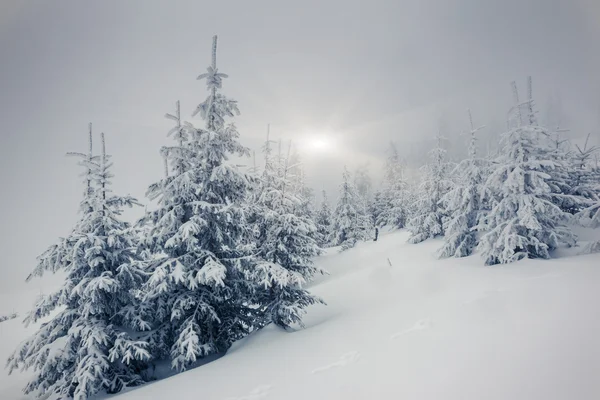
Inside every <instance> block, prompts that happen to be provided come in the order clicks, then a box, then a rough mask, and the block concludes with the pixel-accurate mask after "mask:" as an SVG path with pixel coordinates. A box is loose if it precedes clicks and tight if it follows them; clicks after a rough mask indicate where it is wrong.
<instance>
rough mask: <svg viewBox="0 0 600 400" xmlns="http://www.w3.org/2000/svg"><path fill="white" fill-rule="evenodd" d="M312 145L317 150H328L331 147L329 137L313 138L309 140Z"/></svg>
mask: <svg viewBox="0 0 600 400" xmlns="http://www.w3.org/2000/svg"><path fill="white" fill-rule="evenodd" d="M309 144H310V147H312V148H313V149H315V150H321V151H323V150H327V149H329V148H330V147H331V143H330V141H329V140H328V138H327V137H316V138H312V139H311V140H310V142H309Z"/></svg>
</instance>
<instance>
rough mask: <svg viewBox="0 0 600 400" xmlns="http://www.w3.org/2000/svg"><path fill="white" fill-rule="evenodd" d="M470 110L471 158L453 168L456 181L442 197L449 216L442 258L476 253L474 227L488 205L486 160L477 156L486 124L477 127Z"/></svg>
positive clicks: (441, 249) (439, 252)
mask: <svg viewBox="0 0 600 400" xmlns="http://www.w3.org/2000/svg"><path fill="white" fill-rule="evenodd" d="M468 114H469V122H470V127H471V130H470V133H469V134H470V137H469V158H468V159H466V160H463V161H461V162H460V163H459V164H458V165H457V166H456V168H455V169H454V171H453V174H454V175H455V176H456V179H455V185H454V187H453V188H452V189H451V190H450V191H449V192H448V193H446V194H445V195H444V196H443V197H442V199H441V202H442V204H443V206H444V209H445V210H446V213H447V215H448V218H447V219H446V220H445V222H444V232H445V236H444V245H443V246H442V247H441V248H440V249H439V251H438V256H439V257H440V258H447V257H466V256H469V255H471V254H472V253H473V250H474V249H475V247H476V245H477V232H476V229H475V228H476V227H477V225H478V223H479V219H480V217H481V215H482V213H483V212H484V208H485V207H484V205H483V202H482V200H483V199H484V198H486V196H485V193H484V191H483V183H484V181H485V179H486V176H485V171H486V170H485V167H486V164H487V163H486V160H483V159H480V158H477V137H476V133H477V132H478V131H479V130H481V129H483V126H481V127H478V128H475V126H474V125H473V117H472V116H471V110H468Z"/></svg>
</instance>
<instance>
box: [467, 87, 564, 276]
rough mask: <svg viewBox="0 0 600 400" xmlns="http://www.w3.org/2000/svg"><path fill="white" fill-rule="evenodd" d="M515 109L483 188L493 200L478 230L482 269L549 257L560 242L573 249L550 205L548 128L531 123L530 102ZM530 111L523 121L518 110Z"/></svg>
mask: <svg viewBox="0 0 600 400" xmlns="http://www.w3.org/2000/svg"><path fill="white" fill-rule="evenodd" d="M513 94H514V98H515V103H516V106H515V107H513V110H514V112H515V113H516V115H514V121H515V122H514V125H513V127H512V128H511V129H509V131H508V132H506V133H504V134H503V135H502V151H501V152H500V154H499V156H498V157H497V159H496V160H495V167H494V169H493V171H492V173H491V175H490V176H489V177H488V179H487V182H486V188H487V190H489V191H490V192H491V193H492V194H493V196H494V198H495V202H494V204H493V206H492V208H491V210H490V212H489V213H488V214H487V215H486V217H485V218H484V219H483V220H482V221H481V223H480V224H479V226H478V230H480V231H484V232H486V233H485V234H483V236H482V237H481V239H480V242H479V245H478V248H479V249H480V250H481V251H482V255H483V257H484V258H485V262H486V264H487V265H493V264H505V263H509V262H514V261H518V260H521V259H523V258H550V251H551V250H552V249H555V248H556V247H558V246H559V244H560V243H564V244H567V245H573V244H574V243H575V236H574V235H573V234H572V233H571V231H570V229H569V228H567V227H566V226H565V222H566V221H567V214H566V213H565V212H563V211H562V210H561V209H560V207H559V206H557V205H556V204H554V203H553V202H552V188H551V186H550V185H549V183H548V182H549V181H550V179H551V178H552V177H551V176H550V175H549V174H548V173H547V171H549V170H552V169H553V167H554V166H555V165H556V162H555V160H554V159H553V157H552V155H551V154H550V151H549V150H548V145H547V143H546V141H547V140H548V137H549V134H548V131H547V129H545V128H543V127H541V126H538V125H536V124H535V120H534V118H533V104H532V103H531V99H530V101H529V102H527V103H523V104H521V103H519V101H518V94H517V91H516V84H514V82H513ZM523 109H527V110H529V111H528V112H529V113H530V115H529V116H527V117H526V118H525V117H524V116H523V115H522V114H523V113H522V112H521V111H522V110H523Z"/></svg>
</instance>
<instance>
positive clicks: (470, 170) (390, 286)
mask: <svg viewBox="0 0 600 400" xmlns="http://www.w3.org/2000/svg"><path fill="white" fill-rule="evenodd" d="M197 51H200V53H201V57H202V59H204V60H205V62H206V66H203V65H196V66H195V68H196V69H197V70H198V71H200V72H201V73H200V74H199V75H198V76H197V77H196V80H194V76H189V77H187V78H188V80H189V91H190V92H191V93H194V94H195V95H196V96H197V98H196V100H195V101H196V102H195V103H194V104H187V103H186V102H184V101H180V100H178V99H177V98H173V99H172V100H170V103H171V104H172V105H173V106H172V108H171V109H167V110H149V111H150V112H152V113H155V114H158V115H161V114H164V118H165V119H166V120H168V121H169V123H170V124H171V126H172V128H171V129H170V130H168V131H167V132H164V137H163V138H162V141H163V143H164V145H163V146H162V147H160V148H155V149H154V150H153V151H154V153H155V154H156V157H155V158H154V162H155V163H156V164H160V169H161V170H162V174H161V175H157V176H155V177H154V180H153V181H151V182H144V184H145V185H146V187H147V191H146V195H145V197H144V198H134V197H132V196H131V195H129V194H128V191H127V190H125V191H124V192H122V190H121V188H117V187H116V186H115V185H114V184H113V182H114V180H115V179H116V178H117V177H118V176H119V174H121V173H123V171H124V168H123V167H122V166H121V165H119V162H115V163H114V165H113V158H112V157H111V152H112V151H113V150H114V149H115V148H114V147H112V146H111V143H112V141H111V139H112V138H113V137H115V136H116V135H118V134H120V133H117V132H110V131H106V132H103V129H104V127H103V126H102V125H103V124H102V122H94V121H92V122H91V123H89V125H88V126H87V127H86V126H81V127H80V128H81V129H80V134H79V136H80V138H81V140H80V143H82V144H85V145H86V146H85V147H83V148H81V149H79V150H80V151H79V152H67V153H66V155H67V156H68V157H69V159H70V160H72V161H73V162H72V164H73V166H74V167H77V168H78V169H79V171H78V172H79V173H80V179H78V180H77V181H76V182H73V185H77V188H78V190H79V192H80V193H81V196H80V197H79V199H78V201H79V209H78V210H77V214H76V215H77V216H76V219H73V220H72V221H70V222H69V223H70V225H71V228H70V230H69V232H68V234H66V235H65V236H64V237H57V238H56V239H55V240H54V242H51V243H47V244H46V246H47V249H46V250H45V251H44V252H43V253H41V254H39V255H38V257H37V261H36V264H35V265H31V266H28V267H29V269H28V270H29V275H28V276H27V282H35V281H37V280H44V279H48V277H49V276H53V277H55V278H58V279H59V284H57V285H56V287H55V288H54V289H53V290H52V291H48V292H44V293H41V292H40V293H38V294H37V296H35V297H36V300H35V302H34V303H33V305H31V304H30V303H27V304H25V305H27V306H30V307H29V309H28V310H26V309H23V311H21V309H20V308H18V310H19V312H18V313H17V312H16V311H15V310H16V309H17V307H16V306H15V305H12V306H11V307H12V310H13V311H11V312H10V313H8V312H7V313H6V315H0V335H7V336H6V337H4V336H0V339H1V340H0V341H2V342H5V343H4V345H3V346H4V347H7V350H6V352H2V353H0V354H1V355H5V361H6V374H7V377H6V378H5V379H4V378H3V379H4V380H2V381H0V386H6V387H7V388H8V387H9V385H10V388H11V389H10V390H11V391H8V389H7V391H6V392H5V393H6V394H5V395H2V393H3V392H2V391H0V397H2V398H7V399H9V398H17V397H11V396H16V395H14V394H13V393H15V389H13V388H14V387H16V385H17V384H18V389H19V390H20V393H19V396H25V397H18V398H22V399H48V400H52V399H56V400H58V399H64V400H66V399H77V400H84V399H100V398H102V399H104V398H113V397H118V398H121V397H122V398H123V399H124V400H131V399H135V398H140V399H142V398H156V399H159V398H167V397H168V396H171V397H173V398H181V399H184V398H185V399H187V398H190V399H192V398H194V399H197V398H202V399H213V398H215V399H230V400H244V399H247V400H250V399H262V398H266V399H268V398H289V399H304V398H323V399H338V398H339V399H342V398H344V399H351V398H356V399H359V398H386V397H387V398H401V397H402V396H403V395H404V396H406V397H405V398H432V399H433V398H444V397H443V396H442V397H440V396H441V395H440V393H447V395H448V397H446V398H457V399H458V398H486V396H485V393H487V392H488V391H490V390H492V386H493V382H494V381H495V379H494V378H493V376H500V374H503V373H506V376H505V378H506V379H505V382H504V384H500V383H498V385H500V386H501V388H500V389H498V390H499V391H498V392H497V394H496V395H490V397H489V398H494V399H495V398H498V399H501V398H514V399H519V398H523V399H538V398H539V399H542V398H544V399H550V398H552V399H554V398H556V399H559V398H561V399H563V398H564V399H566V398H594V397H595V396H597V395H600V386H598V384H597V383H593V381H594V379H593V378H591V380H587V378H586V376H588V375H589V374H590V373H591V371H592V369H593V368H594V367H593V366H594V365H596V367H597V357H598V356H599V355H600V353H599V350H600V347H598V344H597V336H596V335H597V333H600V324H599V323H598V320H600V319H599V318H598V317H599V315H598V312H597V311H596V310H595V308H596V307H595V305H594V304H597V301H598V297H597V290H596V289H594V284H597V280H598V279H600V276H599V274H600V272H597V269H598V268H599V267H600V261H599V260H600V142H599V137H600V136H598V132H600V130H599V129H600V126H598V127H596V130H595V131H593V132H573V131H572V130H571V129H570V126H568V125H567V124H566V123H564V120H565V118H562V117H561V115H562V114H561V113H562V110H561V109H560V106H559V105H557V102H556V101H554V102H553V103H552V102H548V101H547V99H546V98H538V97H536V93H537V92H536V90H537V89H536V76H535V75H532V76H528V75H524V76H515V77H514V78H513V79H514V81H507V82H506V85H505V91H506V93H507V95H506V96H502V98H511V99H512V102H509V103H506V104H504V108H501V109H497V110H495V115H496V117H495V119H494V120H487V118H488V116H485V117H481V116H479V115H478V114H477V113H476V112H474V110H473V109H472V108H470V107H473V105H472V104H461V105H459V106H457V107H459V108H461V109H463V110H464V111H463V112H461V113H459V114H458V115H454V116H453V117H452V118H454V120H456V121H461V122H460V123H459V124H460V126H462V128H461V129H460V131H458V132H457V131H455V130H454V129H453V128H449V127H448V126H447V125H445V124H444V123H442V122H440V123H438V124H437V125H438V127H437V128H436V129H433V130H431V131H426V132H419V133H418V135H421V136H423V137H426V138H427V139H426V142H424V143H428V146H427V148H422V149H420V150H422V151H420V152H419V151H416V150H415V148H414V147H412V148H410V147H408V146H406V145H405V144H404V142H402V141H401V140H392V141H382V142H381V143H379V148H380V165H374V164H372V163H369V162H364V163H357V162H355V161H354V160H352V159H348V160H346V161H347V162H339V163H338V164H339V165H337V167H336V169H335V171H333V173H334V174H335V175H336V176H337V182H338V184H337V186H331V187H329V186H328V187H320V186H317V185H313V184H311V182H314V181H313V180H312V179H313V178H314V177H311V173H310V172H309V169H307V168H306V164H307V163H306V162H305V160H306V159H307V157H310V154H309V153H307V152H310V151H311V150H310V149H308V150H307V149H306V148H303V147H302V146H300V145H299V144H298V143H297V142H296V141H295V140H294V139H291V140H290V139H289V138H287V137H284V136H282V135H281V132H279V131H278V130H277V129H273V127H272V126H271V125H270V121H268V120H265V121H264V124H263V125H264V130H263V131H262V132H260V135H262V137H263V139H262V145H260V146H256V147H246V145H244V143H245V140H244V136H245V135H246V134H247V133H246V132H245V131H244V130H243V129H240V131H238V128H237V126H236V120H237V119H238V118H239V117H240V116H241V115H243V114H244V112H245V111H244V107H245V104H243V103H239V104H238V101H237V100H235V99H234V98H232V97H230V93H236V91H235V87H234V85H235V84H237V83H238V82H240V80H239V79H236V80H235V81H234V79H233V78H234V77H233V76H232V77H231V79H230V77H229V75H228V74H227V71H228V67H229V65H228V63H227V62H224V61H222V57H221V55H223V54H227V53H228V52H230V50H228V43H227V42H226V41H223V40H221V39H220V37H218V36H214V37H212V41H211V40H210V37H203V38H198V40H197V41H196V43H195V45H194V48H193V52H197ZM189 59H190V60H194V59H196V58H189ZM224 59H225V60H229V61H230V60H235V54H227V56H226V58H224ZM186 62H187V61H186ZM165 73H166V74H168V73H170V72H168V71H166V72H165ZM509 96H510V97H509ZM183 97H184V98H185V96H183ZM192 110H193V111H192ZM472 110H473V111H472ZM498 121H500V123H498ZM434 125H435V124H434ZM86 128H87V129H86ZM255 133H256V132H255ZM415 134H417V133H415ZM324 140H326V139H323V141H324ZM373 140H377V137H374V138H373ZM312 144H313V147H315V148H316V147H320V146H329V145H330V144H328V143H325V142H322V141H314V143H312ZM68 150H70V149H65V152H66V151H68ZM118 150H119V151H126V152H135V151H136V145H135V144H132V145H131V148H127V149H123V148H119V149H118ZM417 153H418V154H417ZM137 168H144V166H137ZM378 168H379V169H380V170H381V174H378V173H377V172H374V171H376V170H377V169H378ZM328 172H329V173H332V171H328ZM74 176H75V174H72V175H69V177H64V176H62V177H59V176H54V177H51V176H48V177H47V179H48V180H49V186H48V187H47V188H45V189H44V190H52V180H61V179H72V178H73V177H74ZM47 207H48V210H49V211H48V212H50V213H51V212H52V211H51V210H52V209H53V207H54V205H53V204H48V206H47ZM132 210H136V213H137V214H136V215H141V217H136V218H133V219H132V218H130V217H129V216H130V213H131V211H132ZM75 211H76V210H73V215H75ZM24 222H26V223H29V222H30V221H24ZM32 229H35V228H32ZM14 268H17V266H15V267H14ZM18 268H26V266H21V265H20V266H18ZM544 299H546V300H544ZM572 310H580V312H578V311H573V312H571V311H572ZM404 318H406V319H404ZM415 321H416V322H415ZM584 321H585V322H584ZM578 324H579V325H578ZM588 324H589V325H588ZM21 325H23V326H21ZM569 326H570V327H571V328H568V327H569ZM536 327H537V328H536ZM19 329H20V330H19ZM23 329H25V330H23ZM9 330H13V331H14V332H16V333H14V335H15V338H14V340H13V339H12V338H11V339H10V340H9V339H7V338H8V337H9V336H8V333H7V332H9ZM570 330H575V331H577V332H576V333H572V332H571V333H563V332H567V331H570ZM503 332H506V335H505V334H504V333H503ZM549 332H550V333H549ZM382 335H384V336H382ZM419 335H420V336H419ZM17 339H18V340H17ZM8 343H10V349H8ZM550 348H552V349H556V348H559V350H556V352H555V353H553V352H552V351H551V350H549V349H550ZM495 351H497V352H498V353H506V355H502V354H497V353H495ZM515 354H519V355H515ZM584 354H587V355H584ZM519 357H521V358H519ZM544 357H546V358H544ZM515 359H516V360H517V361H514V364H513V361H512V360H515ZM407 360H411V361H410V362H409V361H407ZM594 360H595V361H594ZM315 363H316V364H315ZM561 363H563V364H561ZM264 365H267V366H264ZM432 365H439V367H434V369H433V370H432V372H431V375H430V376H429V378H426V377H425V375H427V374H426V372H425V371H429V369H430V368H432ZM517 365H521V366H518V367H517ZM561 365H562V366H561ZM574 366H579V367H578V368H580V369H577V370H576V371H575V370H574V368H576V367H574ZM538 367H539V368H540V370H539V371H538V375H535V373H533V374H534V375H535V376H534V377H533V378H532V382H533V383H530V384H529V386H528V385H527V384H526V383H524V381H523V380H522V379H524V378H521V377H519V376H518V375H519V374H526V373H527V371H528V370H533V369H537V368H538ZM486 368H490V371H491V372H490V375H489V376H488V375H486V373H485V372H481V370H483V369H486ZM514 368H516V370H514ZM525 368H527V369H525ZM442 369H445V370H446V371H447V370H448V369H450V371H451V372H442ZM475 371H478V372H477V373H479V374H482V375H481V378H480V379H479V382H478V383H476V384H474V386H473V387H472V388H471V389H467V387H468V386H469V385H470V383H467V382H468V381H469V380H470V379H473V380H477V379H478V378H475V377H473V378H469V376H471V375H473V374H474V373H475ZM506 371H511V372H506ZM566 371H572V376H571V375H568V376H569V377H570V378H568V379H567V378H565V379H566V381H565V382H563V381H561V380H560V379H558V378H557V377H558V376H564V374H566V373H567V372H566ZM446 373H447V374H449V375H445V374H446ZM592 375H593V374H592ZM9 382H10V383H9ZM298 386H301V387H298ZM574 386H577V388H574ZM437 390H439V391H437ZM469 390H471V391H469ZM445 391H446V392H445ZM495 396H496V397H495Z"/></svg>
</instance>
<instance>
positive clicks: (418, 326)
mask: <svg viewBox="0 0 600 400" xmlns="http://www.w3.org/2000/svg"><path fill="white" fill-rule="evenodd" d="M431 325H432V321H431V319H430V318H424V319H420V320H418V321H417V322H415V324H414V325H413V326H412V327H410V328H408V329H405V330H403V331H400V332H396V333H394V334H393V335H392V336H390V339H392V340H394V339H397V338H399V337H400V336H402V335H406V334H407V333H410V332H415V331H422V330H423V329H429V328H430V327H431Z"/></svg>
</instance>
